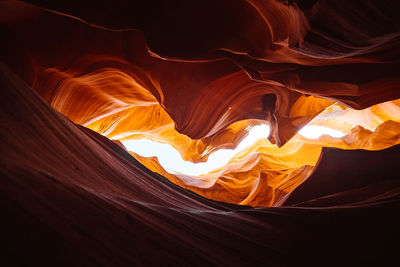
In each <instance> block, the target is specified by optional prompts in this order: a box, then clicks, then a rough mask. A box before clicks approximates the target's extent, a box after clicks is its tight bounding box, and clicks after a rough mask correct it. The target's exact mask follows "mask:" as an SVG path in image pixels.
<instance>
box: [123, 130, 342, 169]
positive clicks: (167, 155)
mask: <svg viewBox="0 0 400 267" xmlns="http://www.w3.org/2000/svg"><path fill="white" fill-rule="evenodd" d="M269 133H270V127H269V126H268V125H265V124H262V125H256V126H254V127H252V128H251V129H250V130H249V134H248V136H247V137H246V138H244V139H243V140H242V142H240V144H239V145H238V146H237V147H236V148H235V149H220V150H217V151H215V152H213V153H211V154H210V155H209V157H208V160H207V161H206V162H201V163H193V162H190V161H184V160H183V159H182V157H181V155H180V154H179V152H178V151H177V150H176V149H175V148H173V147H172V146H170V145H168V144H162V143H158V142H155V141H151V140H149V139H139V140H129V141H125V142H123V144H124V146H125V147H126V149H127V150H128V151H132V152H135V153H136V154H139V155H141V156H142V157H154V156H156V157H157V158H158V161H159V162H160V164H161V166H162V167H163V168H164V169H165V170H166V171H168V172H169V173H181V174H186V175H192V176H198V175H202V174H207V173H209V172H211V171H213V170H215V169H218V168H221V167H223V166H225V165H226V164H228V162H229V161H230V160H231V159H232V158H233V156H235V155H236V154H237V153H239V152H240V151H242V150H244V149H245V148H247V147H249V146H251V145H252V144H254V143H255V142H256V141H257V140H260V139H263V138H268V136H269ZM299 134H300V135H302V136H304V137H306V138H308V139H316V138H318V137H320V136H321V135H324V134H326V135H330V136H332V137H337V138H339V137H342V136H344V134H343V133H342V132H340V131H337V130H333V129H329V128H326V127H322V126H305V127H304V128H303V129H301V130H300V131H299Z"/></svg>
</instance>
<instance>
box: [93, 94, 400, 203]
mask: <svg viewBox="0 0 400 267" xmlns="http://www.w3.org/2000/svg"><path fill="white" fill-rule="evenodd" d="M303 99H304V101H306V102H307V101H308V102H309V103H310V105H314V106H317V107H320V106H323V105H324V104H325V105H326V103H327V100H324V99H320V98H315V97H309V98H303ZM303 99H302V100H303ZM319 101H320V103H319ZM329 104H331V105H330V106H328V108H326V109H325V110H324V111H323V112H321V113H320V114H319V115H318V116H316V117H315V118H314V119H313V120H312V121H311V122H310V123H309V125H313V126H323V127H327V128H330V129H335V130H339V131H341V132H343V133H344V134H345V136H344V137H341V138H334V137H331V136H329V135H322V136H320V137H319V138H317V139H308V138H306V137H304V136H302V135H300V134H297V135H295V136H294V137H293V138H292V139H290V140H289V141H288V142H287V143H286V144H285V145H283V146H282V147H278V146H277V145H274V144H271V143H270V141H269V140H267V139H263V140H259V141H257V142H256V143H254V144H253V145H252V146H250V147H248V148H246V149H245V150H244V151H242V152H240V153H238V154H237V155H236V156H235V157H234V158H232V159H231V161H230V162H229V163H228V164H227V165H226V166H224V167H223V168H221V169H217V170H215V171H213V172H212V173H208V174H204V175H201V176H198V177H188V175H184V174H171V173H168V172H167V171H166V170H165V169H163V167H162V166H161V165H160V164H159V162H158V160H157V158H156V157H151V158H145V157H142V156H140V155H138V154H135V153H131V154H132V155H133V156H134V157H136V158H137V159H138V160H139V161H140V162H141V163H143V164H144V165H145V166H146V167H148V168H149V169H151V170H152V171H154V172H157V173H160V174H161V175H163V176H165V177H167V178H168V179H169V180H171V181H172V182H174V183H176V184H178V185H180V186H182V187H184V188H187V189H190V190H192V191H195V192H196V193H199V194H200V195H203V196H205V197H208V198H212V199H215V200H219V201H225V202H230V203H237V204H243V205H252V206H274V205H279V203H280V201H283V200H284V199H285V197H286V196H287V194H289V193H290V192H291V191H292V190H293V189H294V188H296V187H297V186H298V185H299V184H300V183H302V182H303V181H304V180H305V179H306V178H307V177H308V176H309V175H310V174H311V172H312V171H313V168H314V166H315V165H316V164H317V162H318V159H319V157H320V153H321V149H322V147H324V146H325V147H337V148H342V149H366V150H380V149H385V148H388V147H390V146H393V145H395V144H398V143H400V100H396V101H390V102H385V103H382V104H378V105H375V106H372V107H370V108H367V109H364V110H354V109H351V108H346V107H345V106H343V105H339V104H333V103H329ZM302 108H303V106H302V105H300V104H298V105H293V106H292V108H291V113H293V114H297V116H299V117H301V116H302V115H304V114H307V109H305V110H302ZM133 118H138V119H133ZM260 123H263V121H261V120H246V121H239V122H237V123H234V124H232V125H230V126H229V127H227V128H226V130H225V131H222V132H220V133H218V134H216V135H215V136H213V137H212V138H204V139H200V140H192V139H190V138H189V137H187V136H185V135H183V134H180V133H178V132H177V131H176V130H175V129H174V123H173V121H172V119H171V118H170V117H169V116H168V115H167V113H166V112H165V111H164V110H163V109H162V108H161V107H160V105H152V106H146V107H133V108H129V109H127V110H126V111H122V112H119V113H117V114H115V115H111V116H108V117H105V118H101V119H99V120H97V121H95V122H93V123H91V124H89V125H87V126H88V127H89V128H91V129H92V130H95V131H97V132H99V133H102V134H104V135H106V136H107V137H109V138H111V139H118V140H120V141H126V140H130V139H142V138H146V139H151V140H154V141H157V142H162V143H168V144H170V145H171V146H173V147H174V148H176V149H177V150H178V151H179V152H180V154H181V156H182V158H183V159H185V160H187V161H192V162H201V161H205V160H207V157H208V155H209V154H210V153H212V152H213V151H215V150H217V149H220V148H233V147H234V146H235V145H237V144H238V143H239V142H240V141H241V140H242V139H243V138H244V137H245V136H246V134H247V130H246V129H248V127H249V126H251V125H256V124H260ZM193 179H194V180H197V181H198V183H197V185H196V186H195V185H193V182H189V181H192V180H193Z"/></svg>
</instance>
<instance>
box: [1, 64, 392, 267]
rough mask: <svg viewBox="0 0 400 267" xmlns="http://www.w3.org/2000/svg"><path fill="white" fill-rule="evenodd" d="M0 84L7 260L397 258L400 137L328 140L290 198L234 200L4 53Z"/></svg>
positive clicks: (302, 261) (361, 261)
mask: <svg viewBox="0 0 400 267" xmlns="http://www.w3.org/2000/svg"><path fill="white" fill-rule="evenodd" d="M0 86H1V88H2V90H1V91H0V92H1V98H0V104H1V105H0V116H1V117H0V118H1V127H0V137H1V140H3V144H2V146H1V148H0V149H1V153H0V155H1V161H0V164H1V165H0V172H1V177H2V179H1V180H0V184H1V186H0V195H1V198H0V205H1V210H2V212H3V217H2V220H1V227H0V231H1V235H2V239H3V242H5V244H7V246H6V248H5V250H2V254H3V257H2V261H3V263H4V262H6V263H7V265H8V266H10V265H23V264H25V265H40V266H44V265H58V266H59V265H66V266H68V265H71V264H73V265H85V266H92V265H96V266H98V265H106V266H109V265H118V266H130V265H137V264H139V265H143V264H146V265H152V264H162V265H167V264H169V265H185V264H192V265H204V264H212V265H244V264H257V265H260V264H262V265H272V266H287V265H295V266H299V265H300V266H301V265H308V266H309V265H314V264H318V265H321V264H323V265H333V264H342V263H343V262H346V264H356V265H366V264H385V263H390V262H391V261H393V260H396V257H397V254H396V251H397V241H398V238H399V234H400V233H399V228H398V224H399V223H400V221H399V217H398V216H397V214H396V213H397V211H398V210H399V207H400V195H399V194H400V181H399V176H398V172H399V166H398V161H397V159H398V155H399V152H400V147H399V146H395V147H392V148H389V149H385V150H381V151H377V152H373V151H363V150H355V151H348V150H339V149H324V150H323V153H322V156H321V158H320V160H319V164H318V167H317V171H315V172H313V174H312V175H311V176H310V177H309V178H308V180H307V182H306V183H303V184H302V185H301V186H300V187H298V188H297V189H296V190H295V191H294V192H293V193H292V195H291V196H290V197H289V198H288V199H287V200H286V204H285V205H286V206H285V207H280V208H251V207H249V206H236V205H230V204H224V203H221V202H215V201H212V200H208V199H206V198H203V197H201V196H199V195H197V194H195V193H192V192H190V191H187V190H185V189H183V188H180V187H178V186H176V185H174V184H172V183H170V182H169V181H168V180H167V179H165V178H164V177H162V176H160V175H158V174H156V173H153V172H151V171H149V170H148V169H147V168H145V167H144V166H143V165H141V164H140V163H139V162H137V161H136V160H135V159H134V158H133V157H131V156H130V155H129V154H128V153H127V152H126V151H124V150H123V149H122V148H121V147H120V146H118V145H117V144H115V143H114V142H112V141H110V140H109V139H107V138H105V137H103V136H101V135H99V134H97V133H95V132H93V131H91V130H88V129H87V128H84V127H81V126H79V125H76V124H74V123H72V122H71V121H70V120H68V119H66V118H65V117H64V116H63V115H61V114H60V113H58V112H57V111H55V110H54V109H53V108H51V107H50V106H49V105H48V104H47V103H46V102H44V101H43V100H42V99H40V97H39V96H38V95H37V94H36V93H34V92H33V91H32V90H31V89H30V88H29V87H28V86H27V85H26V84H24V83H23V82H22V81H21V80H19V78H18V77H17V76H16V75H15V74H13V73H11V72H10V71H9V70H8V69H7V68H5V67H4V65H2V66H1V75H0ZM338 159H339V160H338ZM296 206H297V207H296Z"/></svg>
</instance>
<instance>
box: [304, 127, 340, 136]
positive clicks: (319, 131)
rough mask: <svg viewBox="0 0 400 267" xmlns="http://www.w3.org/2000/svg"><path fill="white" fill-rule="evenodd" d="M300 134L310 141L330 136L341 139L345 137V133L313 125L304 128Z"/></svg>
mask: <svg viewBox="0 0 400 267" xmlns="http://www.w3.org/2000/svg"><path fill="white" fill-rule="evenodd" d="M299 134H300V135H302V136H304V137H305V138H308V139H317V138H319V137H320V136H321V135H324V134H326V135H329V136H332V137H336V138H340V137H343V136H344V133H342V132H341V131H338V130H334V129H330V128H326V127H322V126H312V125H307V126H305V127H303V128H302V129H301V130H300V131H299Z"/></svg>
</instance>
